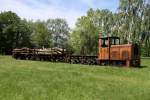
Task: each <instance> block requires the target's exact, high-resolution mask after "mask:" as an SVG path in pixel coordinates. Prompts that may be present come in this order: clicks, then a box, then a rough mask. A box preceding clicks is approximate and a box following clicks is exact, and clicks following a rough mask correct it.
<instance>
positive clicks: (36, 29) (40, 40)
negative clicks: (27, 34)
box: [31, 20, 52, 48]
mask: <svg viewBox="0 0 150 100" xmlns="http://www.w3.org/2000/svg"><path fill="white" fill-rule="evenodd" d="M31 26H32V28H33V33H32V43H33V44H34V45H35V46H36V47H39V48H41V47H50V46H51V40H52V39H51V34H50V33H49V31H48V29H47V27H46V23H45V22H42V21H40V20H38V21H36V22H35V23H33V24H32V25H31Z"/></svg>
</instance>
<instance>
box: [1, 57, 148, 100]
mask: <svg viewBox="0 0 150 100" xmlns="http://www.w3.org/2000/svg"><path fill="white" fill-rule="evenodd" d="M142 65H143V66H145V67H144V68H119V67H108V66H107V67H103V66H88V65H73V64H64V63H51V62H40V61H23V60H15V59H13V58H12V57H10V56H0V100H150V59H143V60H142Z"/></svg>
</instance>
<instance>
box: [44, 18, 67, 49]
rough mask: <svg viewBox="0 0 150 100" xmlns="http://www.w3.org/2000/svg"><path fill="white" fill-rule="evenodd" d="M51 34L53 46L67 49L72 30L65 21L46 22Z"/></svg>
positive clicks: (52, 20) (51, 20)
mask: <svg viewBox="0 0 150 100" xmlns="http://www.w3.org/2000/svg"><path fill="white" fill-rule="evenodd" d="M46 25H47V28H48V31H49V33H50V34H51V35H52V46H54V47H61V48H65V47H67V45H68V39H69V35H70V34H69V33H70V28H69V26H68V24H67V22H66V21H65V20H64V19H59V18H58V19H49V20H47V22H46Z"/></svg>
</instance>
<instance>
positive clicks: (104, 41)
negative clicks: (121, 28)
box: [101, 39, 108, 47]
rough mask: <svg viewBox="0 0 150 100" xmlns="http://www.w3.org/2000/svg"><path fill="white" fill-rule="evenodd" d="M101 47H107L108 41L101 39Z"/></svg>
mask: <svg viewBox="0 0 150 100" xmlns="http://www.w3.org/2000/svg"><path fill="white" fill-rule="evenodd" d="M101 47H108V39H102V44H101Z"/></svg>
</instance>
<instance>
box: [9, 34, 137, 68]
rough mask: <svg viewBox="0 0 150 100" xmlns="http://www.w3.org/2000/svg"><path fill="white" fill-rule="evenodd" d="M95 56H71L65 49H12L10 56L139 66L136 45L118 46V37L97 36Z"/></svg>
mask: <svg viewBox="0 0 150 100" xmlns="http://www.w3.org/2000/svg"><path fill="white" fill-rule="evenodd" d="M98 47H99V51H98V55H97V56H83V55H72V54H70V53H68V52H67V51H66V50H65V49H61V48H49V49H29V48H21V49H14V50H13V52H12V56H13V57H14V58H16V59H25V60H41V61H51V62H65V63H73V64H88V65H118V66H126V67H129V66H133V67H138V66H140V48H139V46H138V45H137V44H120V38H119V37H101V35H100V36H99V46H98Z"/></svg>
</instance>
